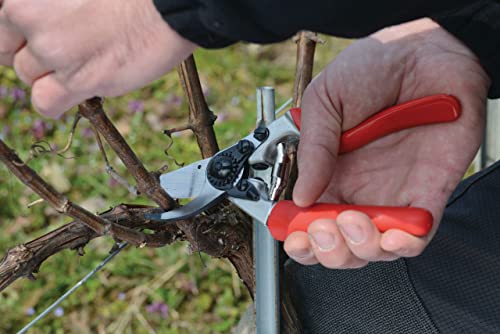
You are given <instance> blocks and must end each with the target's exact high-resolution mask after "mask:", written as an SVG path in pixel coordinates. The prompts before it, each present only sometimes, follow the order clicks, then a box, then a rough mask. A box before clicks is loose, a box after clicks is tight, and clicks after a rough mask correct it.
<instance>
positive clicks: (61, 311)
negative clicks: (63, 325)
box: [54, 306, 64, 318]
mask: <svg viewBox="0 0 500 334" xmlns="http://www.w3.org/2000/svg"><path fill="white" fill-rule="evenodd" d="M54 315H55V316H56V317H58V318H60V317H62V316H63V315H64V309H63V308H62V307H60V306H59V307H58V308H56V309H55V310H54Z"/></svg>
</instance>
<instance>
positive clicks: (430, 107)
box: [290, 94, 460, 154]
mask: <svg viewBox="0 0 500 334" xmlns="http://www.w3.org/2000/svg"><path fill="white" fill-rule="evenodd" d="M290 114H291V115H292V118H293V121H294V123H295V125H296V126H297V128H298V129H299V130H300V115H301V110H300V108H293V109H290ZM458 117H460V102H458V100H457V99H456V98H455V97H454V96H451V95H445V94H438V95H431V96H427V97H424V98H420V99H417V100H413V101H410V102H406V103H402V104H399V105H397V106H394V107H391V108H389V109H385V110H384V111H381V112H379V113H377V114H375V115H374V116H372V117H370V118H368V119H367V120H365V121H364V122H362V123H361V124H359V125H357V126H356V127H354V128H352V129H349V130H347V131H346V132H344V133H343V134H342V137H341V139H340V148H339V154H342V153H348V152H351V151H354V150H356V149H358V148H360V147H362V146H364V145H366V144H368V143H370V142H372V141H374V140H376V139H378V138H381V137H384V136H386V135H388V134H391V133H393V132H397V131H400V130H403V129H408V128H411V127H415V126H420V125H426V124H432V123H441V122H451V121H454V120H456V119H457V118H458Z"/></svg>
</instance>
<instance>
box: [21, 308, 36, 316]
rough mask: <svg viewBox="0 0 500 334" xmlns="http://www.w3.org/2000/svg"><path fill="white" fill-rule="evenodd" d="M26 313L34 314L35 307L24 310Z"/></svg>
mask: <svg viewBox="0 0 500 334" xmlns="http://www.w3.org/2000/svg"><path fill="white" fill-rule="evenodd" d="M24 314H26V315H29V316H32V315H33V314H35V309H34V308H33V307H28V308H27V309H26V311H24Z"/></svg>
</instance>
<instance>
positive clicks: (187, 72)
mask: <svg viewBox="0 0 500 334" xmlns="http://www.w3.org/2000/svg"><path fill="white" fill-rule="evenodd" d="M177 72H178V73H179V78H180V80H181V84H182V88H183V89H184V92H185V94H186V96H187V100H188V105H189V128H190V129H191V130H192V131H193V133H194V135H195V136H196V140H197V141H198V146H199V147H200V150H201V155H202V157H203V158H208V157H211V156H213V155H215V153H217V152H218V151H219V145H218V144H217V139H216V137H215V132H214V128H213V124H214V122H215V119H216V118H217V117H216V116H215V115H214V114H213V113H212V111H211V110H210V109H209V108H208V105H207V102H206V101H205V97H204V95H203V90H202V89H201V84H200V77H199V76H198V70H197V69H196V63H195V61H194V57H193V55H191V56H189V57H188V58H187V59H186V60H184V61H183V62H182V63H181V65H179V67H178V68H177Z"/></svg>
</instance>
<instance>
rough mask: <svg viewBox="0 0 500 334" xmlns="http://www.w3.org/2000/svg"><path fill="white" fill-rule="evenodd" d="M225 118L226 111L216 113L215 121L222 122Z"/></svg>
mask: <svg viewBox="0 0 500 334" xmlns="http://www.w3.org/2000/svg"><path fill="white" fill-rule="evenodd" d="M226 119H227V113H225V112H221V113H218V114H217V122H224V121H225V120H226Z"/></svg>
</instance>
